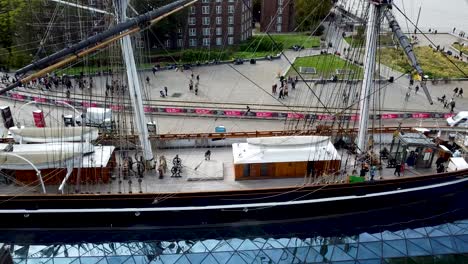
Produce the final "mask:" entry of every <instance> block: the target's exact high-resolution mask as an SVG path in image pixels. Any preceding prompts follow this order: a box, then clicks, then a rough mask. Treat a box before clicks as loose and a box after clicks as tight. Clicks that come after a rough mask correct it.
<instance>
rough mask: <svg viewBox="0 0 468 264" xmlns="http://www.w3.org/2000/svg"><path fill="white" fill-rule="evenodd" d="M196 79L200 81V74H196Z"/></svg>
mask: <svg viewBox="0 0 468 264" xmlns="http://www.w3.org/2000/svg"><path fill="white" fill-rule="evenodd" d="M197 81H198V82H199V81H200V75H199V74H197Z"/></svg>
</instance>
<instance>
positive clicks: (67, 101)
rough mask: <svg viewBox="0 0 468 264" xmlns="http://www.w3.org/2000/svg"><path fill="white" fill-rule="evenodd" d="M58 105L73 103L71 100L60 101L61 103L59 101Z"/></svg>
mask: <svg viewBox="0 0 468 264" xmlns="http://www.w3.org/2000/svg"><path fill="white" fill-rule="evenodd" d="M56 103H57V104H63V103H66V104H71V103H72V101H70V100H60V101H57V102H56Z"/></svg>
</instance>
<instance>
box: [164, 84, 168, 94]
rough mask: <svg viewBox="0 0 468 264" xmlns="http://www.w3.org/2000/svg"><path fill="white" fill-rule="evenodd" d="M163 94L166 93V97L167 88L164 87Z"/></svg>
mask: <svg viewBox="0 0 468 264" xmlns="http://www.w3.org/2000/svg"><path fill="white" fill-rule="evenodd" d="M164 93H166V96H167V86H164Z"/></svg>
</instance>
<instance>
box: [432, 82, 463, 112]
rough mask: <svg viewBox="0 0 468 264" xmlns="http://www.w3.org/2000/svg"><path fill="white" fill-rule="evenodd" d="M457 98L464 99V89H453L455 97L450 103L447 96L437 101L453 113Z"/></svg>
mask: <svg viewBox="0 0 468 264" xmlns="http://www.w3.org/2000/svg"><path fill="white" fill-rule="evenodd" d="M455 97H463V88H458V87H455V89H453V96H452V98H451V99H450V101H448V100H447V96H446V95H445V94H444V95H442V97H438V98H437V99H438V100H439V101H440V102H441V103H443V104H444V108H447V109H449V108H450V113H453V112H454V109H455V105H456V103H455Z"/></svg>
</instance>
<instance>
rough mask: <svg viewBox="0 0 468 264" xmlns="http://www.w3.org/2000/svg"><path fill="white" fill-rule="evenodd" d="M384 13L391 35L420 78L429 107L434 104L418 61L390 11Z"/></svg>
mask: <svg viewBox="0 0 468 264" xmlns="http://www.w3.org/2000/svg"><path fill="white" fill-rule="evenodd" d="M384 13H385V17H386V18H387V20H388V23H389V24H390V28H391V29H392V31H393V33H394V34H395V36H396V38H397V39H398V42H399V43H400V46H401V47H402V48H403V50H404V51H405V53H406V56H407V57H408V59H409V60H410V62H411V66H413V68H414V69H415V70H416V72H417V73H418V75H419V76H421V88H422V89H423V91H424V93H425V94H426V97H427V100H429V103H430V104H431V105H432V104H434V102H433V101H432V98H431V95H430V93H429V90H428V89H427V85H426V82H427V80H426V78H425V77H424V71H423V69H422V68H421V65H420V64H419V62H418V59H417V58H416V55H415V54H414V51H413V46H412V45H411V43H410V41H409V39H408V37H406V35H405V34H404V33H403V31H402V30H401V28H400V25H398V22H397V21H396V19H395V16H393V14H392V11H391V10H390V9H387V10H386V11H385V12H384Z"/></svg>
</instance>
